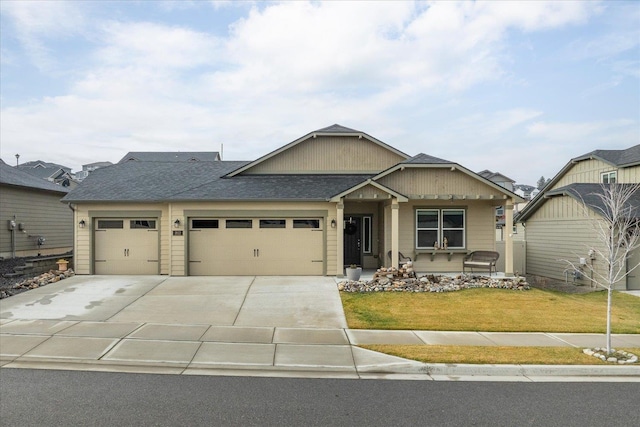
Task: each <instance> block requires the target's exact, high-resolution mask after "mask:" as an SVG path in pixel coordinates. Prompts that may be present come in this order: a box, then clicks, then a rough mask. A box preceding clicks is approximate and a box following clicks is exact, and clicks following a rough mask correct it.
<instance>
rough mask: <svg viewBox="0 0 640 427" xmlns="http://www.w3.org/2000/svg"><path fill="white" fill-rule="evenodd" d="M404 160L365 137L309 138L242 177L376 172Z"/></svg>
mask: <svg viewBox="0 0 640 427" xmlns="http://www.w3.org/2000/svg"><path fill="white" fill-rule="evenodd" d="M403 160H405V159H404V158H403V157H402V156H399V155H398V154H395V153H393V152H391V151H389V150H387V149H386V148H384V147H382V146H380V145H378V144H376V143H374V142H371V141H369V140H368V139H366V138H358V137H350V136H336V137H329V136H321V137H317V138H309V139H307V140H305V141H303V142H300V143H299V144H297V145H295V146H293V147H291V148H289V149H287V150H285V151H283V152H281V153H278V154H276V155H275V156H273V157H271V158H269V159H267V160H265V161H263V162H262V163H259V164H257V165H256V166H254V167H252V168H251V169H249V170H247V171H246V172H244V174H267V173H302V172H304V173H331V172H342V173H366V172H373V173H375V172H378V171H381V170H384V169H387V168H389V167H391V166H393V165H396V164H398V163H400V162H401V161H403Z"/></svg>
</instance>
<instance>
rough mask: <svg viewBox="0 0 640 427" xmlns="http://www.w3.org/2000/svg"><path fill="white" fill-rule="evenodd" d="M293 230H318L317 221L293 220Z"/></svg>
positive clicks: (318, 221) (318, 222) (318, 223)
mask: <svg viewBox="0 0 640 427" xmlns="http://www.w3.org/2000/svg"><path fill="white" fill-rule="evenodd" d="M293 228H320V220H319V219H294V220H293Z"/></svg>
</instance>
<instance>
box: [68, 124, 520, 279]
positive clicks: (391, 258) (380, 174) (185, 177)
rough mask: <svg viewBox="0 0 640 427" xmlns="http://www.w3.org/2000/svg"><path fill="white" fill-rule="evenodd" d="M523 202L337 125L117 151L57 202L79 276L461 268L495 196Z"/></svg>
mask: <svg viewBox="0 0 640 427" xmlns="http://www.w3.org/2000/svg"><path fill="white" fill-rule="evenodd" d="M520 201H522V199H521V198H520V197H518V196H517V195H515V194H514V193H512V192H511V191H509V190H507V189H505V188H503V187H501V186H500V185H498V184H496V183H494V182H492V181H490V180H488V179H485V178H483V177H481V176H479V175H477V174H476V173H474V172H472V171H470V170H469V169H467V168H465V167H463V166H461V165H459V164H457V163H455V162H451V161H448V160H443V159H439V158H435V157H432V156H429V155H426V154H418V155H416V156H409V155H407V154H405V153H403V152H402V151H400V150H398V149H396V148H394V147H391V146H390V145H387V144H386V143H384V142H382V141H380V140H378V139H376V138H374V137H372V136H370V135H368V134H366V133H364V132H361V131H357V130H353V129H349V128H346V127H343V126H340V125H333V126H329V127H327V128H324V129H320V130H317V131H313V132H310V133H308V134H307V135H304V136H303V137H301V138H299V139H296V140H295V141H293V142H290V143H289V144H286V145H284V146H283V147H281V148H279V149H277V150H275V151H273V152H271V153H268V154H266V155H264V156H262V157H260V158H259V159H257V160H255V161H226V160H224V161H221V160H216V161H195V162H191V161H183V162H176V161H166V162H162V161H126V162H123V163H119V164H116V165H113V166H109V167H105V168H100V169H98V170H96V171H94V172H93V173H91V175H89V176H88V177H87V178H86V179H85V180H84V181H83V183H82V185H80V186H79V187H78V188H76V189H75V190H74V191H72V192H71V193H70V194H68V195H67V196H65V197H64V199H63V202H65V203H71V204H72V206H73V207H74V209H75V220H74V223H75V242H74V247H75V264H76V265H75V267H76V272H77V273H78V274H167V275H174V276H183V275H331V276H333V275H335V276H342V275H343V274H344V267H345V266H348V265H351V264H356V265H359V266H362V267H364V268H377V267H379V266H398V264H399V258H400V254H402V255H404V256H407V257H411V258H412V259H413V260H414V263H415V266H416V268H417V269H418V270H419V271H434V272H445V271H462V259H463V257H464V255H466V254H467V253H469V252H471V251H474V250H495V246H496V242H495V209H496V207H497V206H505V207H507V209H506V221H507V224H508V225H509V226H511V225H512V218H513V217H512V215H511V209H510V207H513V204H514V203H516V202H520ZM445 242H446V243H445ZM510 244H511V242H510V240H508V241H507V249H506V251H505V261H506V267H505V270H506V273H511V272H512V269H513V267H512V260H511V258H512V253H511V252H510V250H509V248H510V247H511V246H510Z"/></svg>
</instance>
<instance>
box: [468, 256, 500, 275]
mask: <svg viewBox="0 0 640 427" xmlns="http://www.w3.org/2000/svg"><path fill="white" fill-rule="evenodd" d="M499 257H500V254H499V253H498V252H494V251H474V252H471V253H470V254H469V255H467V256H465V257H464V260H463V261H462V272H464V271H465V269H466V268H470V269H471V272H472V273H473V269H474V268H479V269H483V270H489V276H491V271H494V272H495V271H496V261H498V258H499Z"/></svg>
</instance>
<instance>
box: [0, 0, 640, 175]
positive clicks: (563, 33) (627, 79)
mask: <svg viewBox="0 0 640 427" xmlns="http://www.w3.org/2000/svg"><path fill="white" fill-rule="evenodd" d="M0 12H1V21H0V31H1V33H0V43H1V46H0V47H1V51H0V54H1V56H0V60H1V62H0V65H1V70H0V71H1V72H0V79H1V80H0V83H1V86H0V103H1V105H0V107H1V115H0V156H1V157H2V159H3V160H4V161H5V162H6V163H9V164H15V157H14V156H15V154H16V153H19V154H20V162H25V161H30V160H45V161H52V162H56V163H60V164H64V165H66V166H69V167H72V168H73V169H74V170H79V169H81V165H82V164H87V163H92V162H97V161H107V160H108V161H111V162H116V161H118V160H119V159H120V158H122V157H123V156H124V155H125V154H126V153H127V152H128V151H219V150H220V148H221V145H222V144H224V158H225V159H226V160H252V159H255V158H257V157H259V156H261V155H264V154H266V153H268V152H271V151H273V150H275V149H277V148H279V147H280V146H282V145H284V144H286V143H288V142H291V141H292V140H294V139H296V138H298V137H300V136H302V135H304V134H306V133H308V132H310V131H313V130H316V129H319V128H323V127H326V126H329V125H332V124H334V123H339V124H341V125H343V126H347V127H351V128H354V129H357V130H361V131H363V132H366V133H368V134H370V135H372V136H374V137H376V138H378V139H380V140H382V141H384V142H386V143H388V144H390V145H392V146H394V147H396V148H398V149H400V150H402V151H404V152H406V153H407V154H410V155H415V154H418V153H421V152H424V153H427V154H430V155H432V156H436V157H441V158H445V159H448V160H451V161H454V162H457V163H460V164H461V165H463V166H465V167H467V168H469V169H471V170H474V171H480V170H483V169H490V170H493V171H500V172H502V173H503V174H505V175H507V176H509V177H511V178H512V179H514V180H515V181H516V182H517V183H520V184H535V182H536V181H537V179H538V178H539V177H540V176H541V175H544V176H545V177H551V176H553V175H555V173H556V172H558V171H559V170H560V168H561V167H562V166H563V165H564V164H566V162H567V161H568V160H569V159H570V158H572V157H576V156H579V155H581V154H584V153H587V152H589V151H592V150H595V149H623V148H628V147H631V146H633V145H636V144H639V143H640V2H624V1H611V2H596V1H584V2H579V1H570V2H560V1H556V2H542V1H529V2H507V1H501V2H498V1H493V2H479V1H478V2H453V1H447V2H402V1H393V2H383V1H376V2H365V1H358V2H315V1H314V2H303V1H296V2H249V1H247V2H231V1H220V2H209V1H192V2H190V1H181V2H168V1H167V2H161V1H158V2H153V1H140V2H136V1H127V2H124V1H116V2H110V1H70V2H64V1H42V2H40V1H11V0H2V1H1V2H0Z"/></svg>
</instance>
